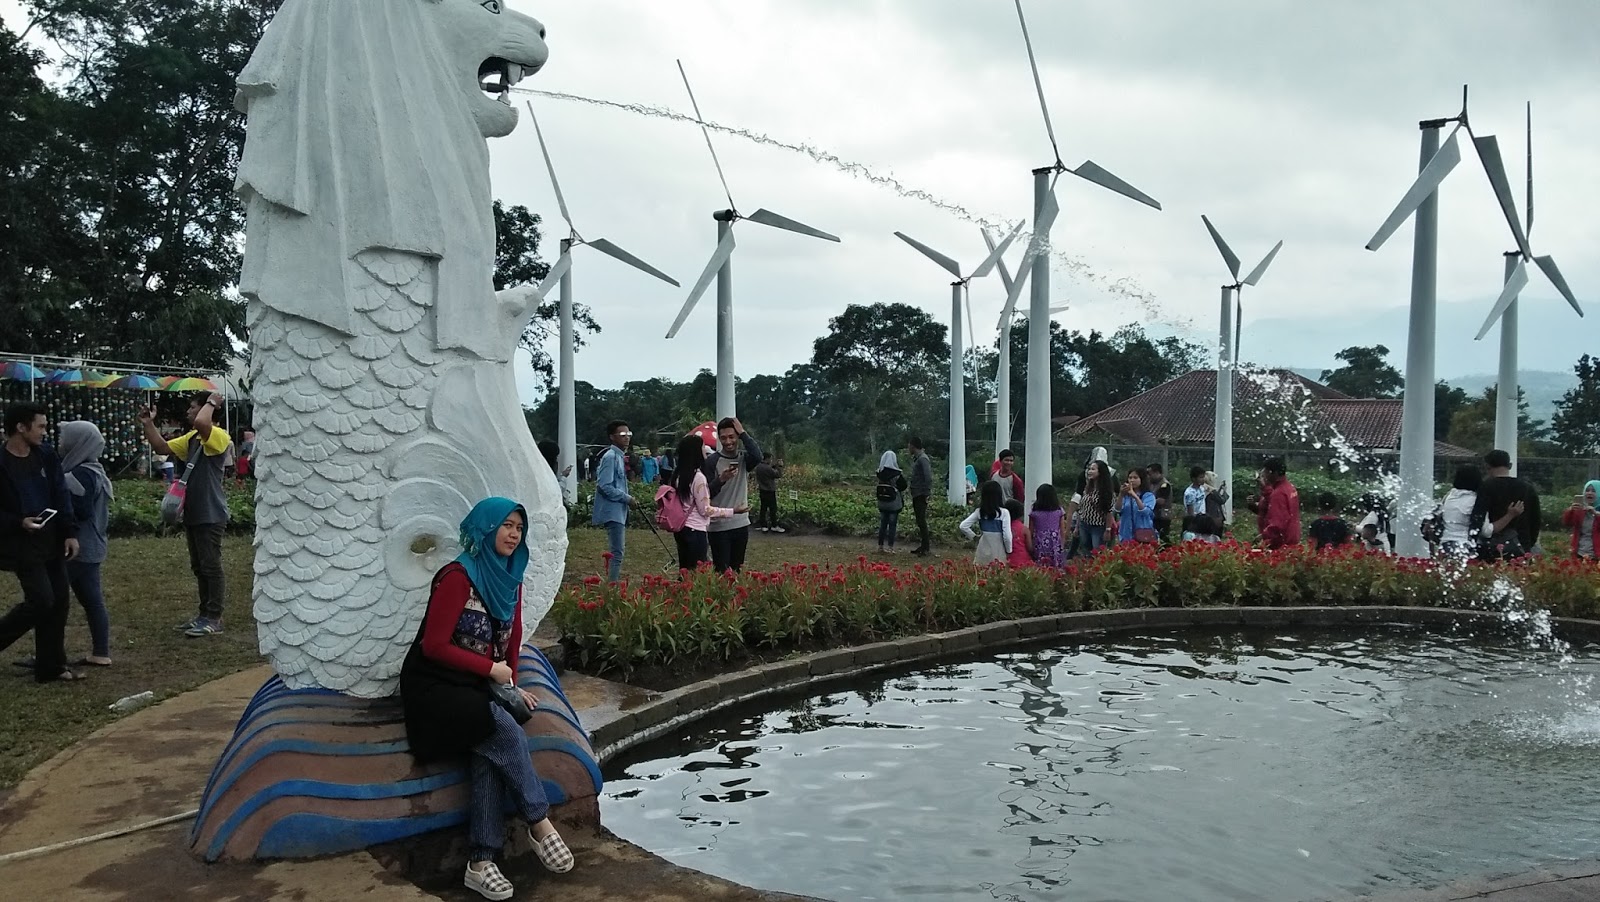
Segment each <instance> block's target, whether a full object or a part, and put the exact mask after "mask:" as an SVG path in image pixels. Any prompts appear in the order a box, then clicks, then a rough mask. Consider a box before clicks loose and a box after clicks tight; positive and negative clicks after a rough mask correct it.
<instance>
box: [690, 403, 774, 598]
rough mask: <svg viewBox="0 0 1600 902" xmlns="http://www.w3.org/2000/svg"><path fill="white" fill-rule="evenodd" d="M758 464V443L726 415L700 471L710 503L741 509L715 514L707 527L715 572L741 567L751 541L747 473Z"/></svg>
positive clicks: (737, 569)
mask: <svg viewBox="0 0 1600 902" xmlns="http://www.w3.org/2000/svg"><path fill="white" fill-rule="evenodd" d="M760 464H761V446H760V445H758V444H756V440H755V437H754V436H752V435H751V434H750V433H748V432H746V431H744V424H743V423H740V422H739V418H738V417H725V418H723V420H722V422H720V423H718V424H717V453H716V454H713V455H711V456H710V457H708V458H706V462H705V464H704V465H702V466H701V468H700V470H701V472H703V473H705V474H706V481H707V482H709V483H710V484H711V485H710V489H711V506H712V507H726V508H728V509H730V510H738V511H743V513H737V514H734V515H733V516H731V517H718V518H717V519H715V520H712V521H711V523H710V525H708V526H707V527H706V538H708V539H710V540H711V566H713V567H715V568H716V571H717V572H718V573H723V572H726V571H728V570H732V571H733V572H735V573H738V572H739V569H740V568H741V567H743V566H744V554H745V549H746V548H747V547H749V544H750V474H751V473H753V472H755V468H756V467H758V466H760Z"/></svg>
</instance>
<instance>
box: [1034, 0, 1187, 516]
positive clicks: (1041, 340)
mask: <svg viewBox="0 0 1600 902" xmlns="http://www.w3.org/2000/svg"><path fill="white" fill-rule="evenodd" d="M1016 7H1017V21H1018V22H1019V23H1020V24H1021V26H1022V41H1023V44H1024V45H1025V46H1026V47H1027V50H1028V66H1029V68H1030V69H1031V70H1032V72H1033V87H1034V91H1035V93H1037V94H1038V95H1039V111H1040V112H1041V113H1042V114H1043V115H1044V128H1045V133H1046V134H1047V135H1048V136H1049V138H1050V150H1051V152H1052V153H1053V154H1054V156H1055V161H1054V162H1053V163H1051V164H1050V165H1048V166H1044V167H1041V168H1039V169H1035V170H1033V210H1034V225H1033V236H1032V238H1031V239H1029V241H1028V251H1027V254H1026V255H1024V257H1023V260H1022V266H1021V268H1020V269H1019V271H1018V273H1017V279H1016V282H1015V284H1014V285H1013V287H1012V294H1013V295H1016V294H1018V293H1020V292H1021V289H1022V285H1023V284H1024V283H1025V282H1026V281H1027V280H1028V278H1029V277H1030V276H1031V277H1032V279H1033V288H1032V294H1030V295H1029V298H1028V398H1027V417H1028V433H1027V439H1026V441H1025V443H1024V446H1023V447H1024V454H1025V457H1026V459H1025V461H1024V465H1025V467H1026V469H1027V482H1028V493H1029V495H1030V496H1031V495H1032V494H1033V492H1034V491H1035V490H1036V489H1037V488H1038V487H1039V486H1041V485H1044V484H1046V483H1048V482H1050V481H1051V478H1052V471H1053V465H1054V461H1053V459H1052V455H1051V449H1050V440H1051V431H1050V427H1051V425H1052V424H1051V421H1050V410H1051V404H1050V261H1049V258H1048V256H1047V252H1048V250H1049V246H1050V227H1051V226H1052V225H1054V224H1055V220H1056V216H1057V214H1059V213H1060V211H1061V208H1060V206H1059V205H1058V204H1057V202H1056V193H1055V186H1056V181H1057V180H1058V179H1059V178H1060V176H1061V174H1062V173H1064V172H1070V173H1072V174H1073V175H1076V176H1078V177H1079V178H1081V179H1084V180H1085V181H1089V182H1093V183H1094V184H1096V185H1099V186H1100V187H1102V188H1108V189H1110V190H1112V191H1115V192H1116V193H1118V194H1121V195H1122V196H1124V197H1128V198H1132V199H1133V200H1136V201H1138V202H1139V203H1142V204H1145V205H1147V206H1151V207H1154V208H1155V209H1157V210H1159V209H1161V204H1160V203H1158V202H1157V201H1156V200H1155V199H1154V198H1152V197H1150V196H1149V195H1148V194H1145V193H1144V192H1143V191H1140V190H1139V189H1137V188H1135V187H1133V186H1132V185H1130V184H1128V183H1127V182H1125V181H1123V180H1122V179H1120V178H1117V177H1116V176H1115V175H1112V174H1111V173H1110V172H1107V171H1106V170H1105V169H1103V168H1101V167H1100V166H1099V165H1097V164H1095V163H1094V162H1093V161H1092V160H1086V161H1084V163H1083V164H1082V165H1080V166H1079V167H1078V168H1076V169H1069V168H1067V166H1066V164H1064V163H1062V162H1061V148H1060V145H1059V144H1058V143H1057V142H1056V131H1055V126H1054V125H1053V124H1052V123H1051V121H1050V106H1049V104H1047V103H1046V102H1045V98H1044V83H1043V82H1042V81H1041V80H1040V78H1039V63H1038V60H1037V59H1036V58H1035V57H1034V53H1033V38H1032V37H1031V36H1030V35H1029V34H1028V20H1027V17H1026V16H1025V15H1024V14H1023V12H1022V0H1016ZM1030 270H1031V271H1030ZM1012 303H1014V302H1013V301H1012V299H1011V298H1007V304H1008V305H1010V304H1012Z"/></svg>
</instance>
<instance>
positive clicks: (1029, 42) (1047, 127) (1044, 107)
mask: <svg viewBox="0 0 1600 902" xmlns="http://www.w3.org/2000/svg"><path fill="white" fill-rule="evenodd" d="M1017 21H1018V22H1020V23H1021V24H1022V43H1023V45H1024V46H1025V47H1027V48H1028V68H1030V69H1032V70H1033V90H1034V91H1035V92H1036V93H1038V95H1039V112H1041V113H1043V114H1044V131H1045V134H1047V135H1049V136H1050V150H1051V152H1052V153H1054V154H1055V155H1056V162H1057V163H1058V164H1059V163H1060V162H1061V148H1060V146H1059V145H1058V144H1056V127H1055V126H1054V125H1053V124H1051V122H1050V105H1049V104H1047V103H1045V101H1044V82H1042V81H1040V80H1039V61H1038V60H1037V59H1035V58H1034V56H1033V38H1032V36H1030V35H1029V34H1028V17H1027V16H1024V15H1023V14H1022V0H1017Z"/></svg>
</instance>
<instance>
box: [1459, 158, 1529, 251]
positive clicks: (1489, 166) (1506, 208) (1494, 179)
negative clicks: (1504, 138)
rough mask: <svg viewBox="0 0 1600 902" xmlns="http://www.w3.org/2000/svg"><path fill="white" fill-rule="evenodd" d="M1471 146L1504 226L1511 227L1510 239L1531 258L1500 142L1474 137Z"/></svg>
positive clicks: (1526, 235)
mask: <svg viewBox="0 0 1600 902" xmlns="http://www.w3.org/2000/svg"><path fill="white" fill-rule="evenodd" d="M1472 146H1474V147H1476V148H1477V149H1478V159H1479V160H1480V161H1482V163H1483V171H1484V174H1485V175H1487V176H1489V186H1490V187H1492V188H1493V189H1494V198H1495V200H1497V201H1499V202H1500V212H1501V213H1503V214H1505V217H1506V225H1508V226H1510V227H1511V237H1512V238H1513V239H1515V240H1516V242H1517V249H1518V250H1520V251H1522V256H1523V257H1524V258H1526V257H1532V256H1533V248H1531V247H1529V246H1528V234H1527V233H1526V232H1524V231H1523V230H1522V223H1521V222H1519V221H1517V200H1516V198H1515V197H1513V196H1512V195H1511V180H1510V179H1509V178H1507V177H1506V164H1505V161H1504V160H1502V159H1500V142H1499V141H1498V140H1497V139H1496V138H1495V136H1494V135H1484V136H1483V137H1481V138H1479V137H1476V136H1474V137H1473V139H1472Z"/></svg>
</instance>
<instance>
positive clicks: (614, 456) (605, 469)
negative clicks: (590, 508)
mask: <svg viewBox="0 0 1600 902" xmlns="http://www.w3.org/2000/svg"><path fill="white" fill-rule="evenodd" d="M628 497H629V496H628V469H627V467H625V466H623V462H622V449H620V448H618V447H617V446H616V445H612V446H611V447H609V448H607V449H606V453H604V454H602V455H600V466H599V468H598V469H597V470H596V471H595V478H594V516H593V517H592V518H591V522H592V523H594V525H596V526H604V525H605V524H607V523H626V522H628Z"/></svg>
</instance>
